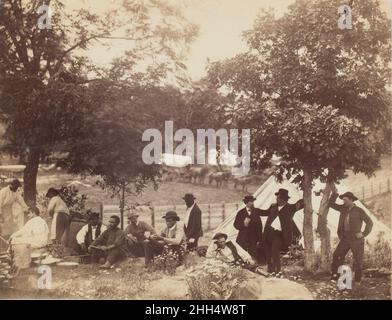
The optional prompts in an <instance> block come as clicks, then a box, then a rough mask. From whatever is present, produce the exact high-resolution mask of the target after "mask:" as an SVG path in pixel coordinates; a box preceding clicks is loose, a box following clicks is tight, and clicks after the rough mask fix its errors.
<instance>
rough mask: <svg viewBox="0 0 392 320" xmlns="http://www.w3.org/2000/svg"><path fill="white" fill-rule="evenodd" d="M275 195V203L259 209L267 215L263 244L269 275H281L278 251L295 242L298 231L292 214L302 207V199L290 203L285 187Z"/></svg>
mask: <svg viewBox="0 0 392 320" xmlns="http://www.w3.org/2000/svg"><path fill="white" fill-rule="evenodd" d="M275 195H276V203H274V204H272V205H271V206H270V207H269V208H268V209H267V210H261V211H262V214H261V215H263V216H268V218H267V221H266V224H265V229H264V234H263V243H264V246H265V251H266V256H267V264H268V272H269V273H271V275H273V276H274V275H277V276H281V272H280V269H281V263H280V252H282V251H287V250H288V248H289V246H290V245H291V244H292V243H293V242H295V237H298V234H299V235H300V232H299V230H298V228H297V226H296V225H295V223H294V221H293V217H294V214H295V213H296V212H297V211H298V210H301V209H303V207H304V202H303V200H302V199H301V200H298V201H297V202H296V203H295V204H290V203H288V202H287V201H288V200H289V198H290V197H289V192H288V190H286V189H279V191H278V192H276V193H275Z"/></svg>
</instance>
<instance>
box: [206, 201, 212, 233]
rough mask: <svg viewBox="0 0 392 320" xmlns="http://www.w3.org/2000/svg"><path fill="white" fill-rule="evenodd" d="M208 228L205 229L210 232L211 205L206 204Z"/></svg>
mask: <svg viewBox="0 0 392 320" xmlns="http://www.w3.org/2000/svg"><path fill="white" fill-rule="evenodd" d="M207 210H208V226H207V229H208V230H211V204H208V209H207Z"/></svg>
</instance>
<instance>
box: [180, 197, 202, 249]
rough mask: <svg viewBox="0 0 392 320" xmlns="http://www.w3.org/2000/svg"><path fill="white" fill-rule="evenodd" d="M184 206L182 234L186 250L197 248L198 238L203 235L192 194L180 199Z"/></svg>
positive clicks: (199, 212) (198, 212)
mask: <svg viewBox="0 0 392 320" xmlns="http://www.w3.org/2000/svg"><path fill="white" fill-rule="evenodd" d="M182 199H184V201H185V204H186V207H187V209H186V213H185V219H184V233H185V240H186V245H187V247H186V248H187V250H191V249H194V248H197V246H198V241H199V238H200V237H201V236H202V235H203V230H202V226H201V210H200V208H199V206H198V205H197V204H196V203H195V199H196V198H195V197H194V196H193V194H192V193H187V194H185V196H184V197H183V198H182Z"/></svg>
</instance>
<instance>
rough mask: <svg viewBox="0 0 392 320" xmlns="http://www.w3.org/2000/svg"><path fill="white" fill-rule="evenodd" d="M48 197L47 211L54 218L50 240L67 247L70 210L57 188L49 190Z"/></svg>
mask: <svg viewBox="0 0 392 320" xmlns="http://www.w3.org/2000/svg"><path fill="white" fill-rule="evenodd" d="M46 197H47V198H49V199H50V200H49V204H48V210H47V211H48V214H49V216H51V217H52V224H51V228H50V238H51V240H52V241H53V242H57V243H61V244H62V245H64V246H66V245H67V242H68V239H67V237H68V230H69V209H68V207H67V205H66V204H65V202H64V201H63V199H61V197H60V192H59V191H58V190H56V189H55V188H49V190H48V192H47V193H46Z"/></svg>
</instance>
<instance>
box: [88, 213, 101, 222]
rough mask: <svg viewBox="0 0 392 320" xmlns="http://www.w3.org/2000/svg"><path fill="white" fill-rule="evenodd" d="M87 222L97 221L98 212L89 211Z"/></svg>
mask: <svg viewBox="0 0 392 320" xmlns="http://www.w3.org/2000/svg"><path fill="white" fill-rule="evenodd" d="M87 214H88V218H87V219H88V220H94V219H99V216H100V214H99V212H95V211H89V212H88V213H87Z"/></svg>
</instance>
